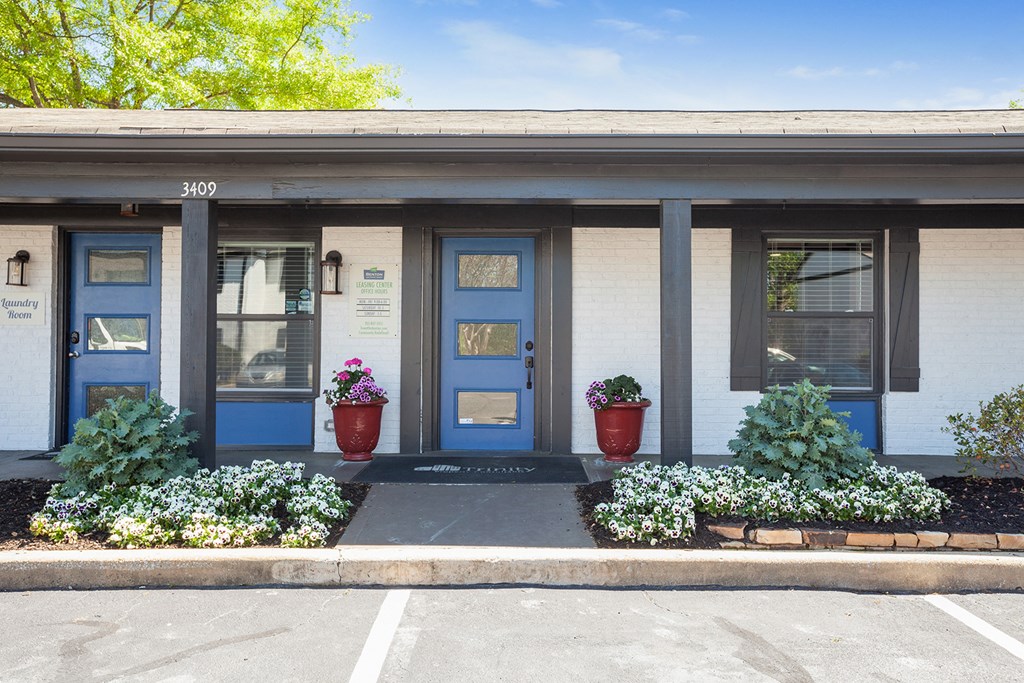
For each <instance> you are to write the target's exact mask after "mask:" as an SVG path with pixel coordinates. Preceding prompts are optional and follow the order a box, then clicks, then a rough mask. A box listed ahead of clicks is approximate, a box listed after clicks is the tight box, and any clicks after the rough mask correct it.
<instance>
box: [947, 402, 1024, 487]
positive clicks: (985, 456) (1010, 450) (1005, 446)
mask: <svg viewBox="0 0 1024 683" xmlns="http://www.w3.org/2000/svg"><path fill="white" fill-rule="evenodd" d="M978 407H979V408H980V411H979V414H978V416H977V417H975V416H974V415H973V414H972V413H968V414H967V415H963V414H962V413H957V414H955V415H949V416H948V417H947V418H946V420H947V421H948V422H949V426H948V427H943V428H942V431H944V432H948V433H951V434H952V435H953V440H954V441H955V442H956V446H957V448H956V457H957V459H958V460H959V462H960V465H961V471H962V472H965V473H968V474H972V475H974V474H977V472H978V465H988V466H990V467H992V468H993V469H995V470H996V473H997V474H1001V473H1003V472H1006V471H1007V470H1012V471H1014V472H1015V473H1017V474H1021V473H1024V385H1020V386H1017V387H1014V388H1013V389H1010V390H1009V391H1007V392H1004V393H1002V394H996V395H995V396H993V397H992V400H991V401H989V402H987V403H986V402H985V401H979V402H978Z"/></svg>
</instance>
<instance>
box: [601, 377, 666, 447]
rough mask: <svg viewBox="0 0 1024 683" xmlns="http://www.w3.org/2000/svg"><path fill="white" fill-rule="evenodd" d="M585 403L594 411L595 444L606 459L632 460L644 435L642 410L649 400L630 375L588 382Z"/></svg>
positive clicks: (645, 408)
mask: <svg viewBox="0 0 1024 683" xmlns="http://www.w3.org/2000/svg"><path fill="white" fill-rule="evenodd" d="M587 405H588V406H590V408H591V409H592V410H593V411H594V424H595V426H596V427H597V447H598V448H600V449H601V452H602V453H604V459H605V460H607V461H608V462H633V454H634V453H636V452H637V451H638V450H640V443H641V441H642V440H643V435H644V411H645V410H647V409H648V408H649V407H650V406H651V402H650V401H649V400H648V399H646V398H644V396H643V387H641V386H640V384H639V383H638V382H637V381H636V380H635V379H633V378H632V377H630V376H629V375H619V376H618V377H614V378H610V379H605V380H601V381H597V382H591V384H590V388H589V389H587Z"/></svg>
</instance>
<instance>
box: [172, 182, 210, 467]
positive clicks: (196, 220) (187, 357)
mask: <svg viewBox="0 0 1024 683" xmlns="http://www.w3.org/2000/svg"><path fill="white" fill-rule="evenodd" d="M180 357H181V400H180V403H181V407H182V408H183V409H188V410H191V411H192V412H193V413H194V414H193V415H192V416H191V417H189V418H188V422H187V425H188V428H189V429H190V430H193V429H194V430H198V432H199V441H197V442H196V443H195V444H194V445H193V447H192V453H193V455H194V456H195V457H197V458H198V459H199V462H200V463H201V464H202V466H203V467H208V468H210V469H213V468H214V467H216V466H217V461H216V459H217V202H214V201H209V200H205V199H184V200H182V202H181V353H180Z"/></svg>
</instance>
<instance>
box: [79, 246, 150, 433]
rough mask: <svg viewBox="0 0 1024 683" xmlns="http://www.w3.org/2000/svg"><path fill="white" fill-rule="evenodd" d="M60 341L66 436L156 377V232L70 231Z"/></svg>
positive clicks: (142, 392)
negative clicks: (64, 360)
mask: <svg viewBox="0 0 1024 683" xmlns="http://www.w3.org/2000/svg"><path fill="white" fill-rule="evenodd" d="M69 291H70V302H69V306H68V309H69V319H68V330H69V338H68V339H67V340H66V341H67V349H68V375H67V376H68V439H69V440H70V439H71V437H72V435H73V434H74V430H75V422H77V421H78V420H79V419H80V418H82V417H87V416H89V415H92V414H93V413H95V412H96V411H97V410H98V409H100V408H102V407H104V405H106V404H105V399H107V398H114V397H116V396H130V397H133V398H145V397H146V395H147V394H148V393H149V392H150V390H153V389H156V388H157V384H158V382H159V378H160V235H137V234H121V233H102V234H98V233H74V234H72V235H71V281H70V290H69Z"/></svg>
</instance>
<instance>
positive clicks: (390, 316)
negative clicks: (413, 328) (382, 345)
mask: <svg viewBox="0 0 1024 683" xmlns="http://www.w3.org/2000/svg"><path fill="white" fill-rule="evenodd" d="M345 294H347V295H348V299H349V326H348V330H349V332H348V336H350V337H397V336H398V264H397V263H384V264H381V263H375V264H361V263H353V264H352V266H351V270H350V271H349V282H348V290H347V291H346V292H345Z"/></svg>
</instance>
